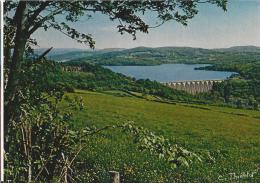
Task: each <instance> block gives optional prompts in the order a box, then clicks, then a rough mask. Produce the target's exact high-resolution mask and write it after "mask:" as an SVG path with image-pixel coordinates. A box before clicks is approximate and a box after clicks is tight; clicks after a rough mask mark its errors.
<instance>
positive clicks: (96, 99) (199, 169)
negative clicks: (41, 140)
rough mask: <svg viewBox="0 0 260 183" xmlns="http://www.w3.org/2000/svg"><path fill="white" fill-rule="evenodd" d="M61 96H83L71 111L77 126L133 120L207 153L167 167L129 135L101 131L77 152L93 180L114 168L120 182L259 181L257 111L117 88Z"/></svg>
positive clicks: (103, 177) (259, 122) (105, 176)
mask: <svg viewBox="0 0 260 183" xmlns="http://www.w3.org/2000/svg"><path fill="white" fill-rule="evenodd" d="M67 95H69V96H71V97H74V96H81V97H83V100H84V104H85V109H84V110H83V111H79V112H77V113H75V114H74V116H73V119H74V120H73V125H74V127H76V128H78V129H80V128H83V127H85V126H89V125H95V126H97V127H103V126H105V125H108V124H120V123H126V122H128V121H134V122H135V124H136V125H137V126H143V127H145V128H147V129H149V130H150V131H153V132H155V133H156V134H157V135H163V136H165V137H167V138H169V139H170V140H171V142H173V143H176V144H178V145H181V146H183V147H185V148H186V149H188V150H190V151H193V152H195V153H198V154H201V155H202V156H205V155H206V154H207V153H210V157H212V161H205V162H202V163H194V164H192V165H191V166H190V167H180V168H177V169H171V168H170V165H169V164H168V163H166V162H165V161H164V160H161V159H159V158H158V157H157V156H155V155H151V154H150V153H149V152H141V151H139V150H138V149H137V148H136V145H135V144H134V143H133V140H132V137H131V136H130V135H127V134H124V133H122V132H121V131H120V130H116V129H113V130H107V131H104V132H102V133H100V134H98V135H95V136H92V137H90V138H89V140H88V145H87V146H86V148H84V150H83V152H82V154H81V157H82V158H84V160H85V161H86V164H87V165H86V166H88V167H90V169H92V171H89V172H87V173H86V176H88V177H90V178H91V179H92V180H93V182H107V179H108V177H109V174H108V171H109V170H117V171H119V172H120V174H121V175H122V181H123V182H232V181H233V182H236V181H240V182H260V169H258V168H260V113H259V111H253V110H240V109H231V108H224V107H214V106H206V105H203V106H202V105H201V106H200V105H189V104H167V103H160V102H155V101H151V100H148V99H140V98H137V97H133V96H130V95H128V94H125V93H123V92H106V93H104V92H103V93H98V92H89V91H84V90H77V91H76V93H68V94H67ZM151 98H152V97H151ZM241 175H242V176H241ZM237 176H241V178H239V179H238V178H237ZM250 176H253V177H250Z"/></svg>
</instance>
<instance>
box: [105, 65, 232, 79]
mask: <svg viewBox="0 0 260 183" xmlns="http://www.w3.org/2000/svg"><path fill="white" fill-rule="evenodd" d="M205 66H209V65H208V64H162V65H156V66H104V67H105V68H108V69H110V70H112V71H114V72H117V73H121V74H124V75H126V76H131V77H135V78H136V79H150V80H152V81H153V80H155V81H158V82H170V81H195V80H223V79H227V78H228V77H230V76H231V75H232V74H235V73H234V72H223V71H206V70H195V68H198V67H205Z"/></svg>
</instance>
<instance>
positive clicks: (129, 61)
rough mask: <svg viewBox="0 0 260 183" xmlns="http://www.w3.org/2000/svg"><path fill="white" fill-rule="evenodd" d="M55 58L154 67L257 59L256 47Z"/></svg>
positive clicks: (96, 53) (99, 52)
mask: <svg viewBox="0 0 260 183" xmlns="http://www.w3.org/2000/svg"><path fill="white" fill-rule="evenodd" d="M68 52H70V53H64V54H56V55H52V56H50V57H49V58H50V59H53V60H56V61H68V60H71V61H74V62H88V63H95V64H98V65H158V64H165V63H213V64H217V63H219V62H221V63H222V62H226V63H227V62H241V61H243V62H245V63H246V62H256V61H259V59H260V51H259V48H258V47H252V46H245V47H231V48H226V49H203V48H192V47H158V48H149V47H137V48H132V49H111V50H107V49H104V50H94V51H91V50H81V51H75V52H73V51H69V49H68Z"/></svg>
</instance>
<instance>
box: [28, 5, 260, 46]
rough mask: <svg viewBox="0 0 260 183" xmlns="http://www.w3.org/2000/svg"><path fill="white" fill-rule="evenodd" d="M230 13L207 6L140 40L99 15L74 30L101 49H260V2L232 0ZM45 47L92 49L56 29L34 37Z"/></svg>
mask: <svg viewBox="0 0 260 183" xmlns="http://www.w3.org/2000/svg"><path fill="white" fill-rule="evenodd" d="M227 8H228V11H227V12H224V11H223V10H222V9H220V8H219V7H216V6H215V5H211V4H203V5H200V6H199V7H198V10H199V13H198V14H197V15H196V16H195V17H194V18H193V19H191V20H189V22H188V26H183V25H181V24H179V23H177V22H175V21H171V22H167V23H165V24H163V25H162V26H160V27H158V28H155V29H150V31H149V33H148V34H145V33H138V34H137V40H133V39H132V36H130V35H128V34H124V35H121V34H120V33H118V32H117V28H116V25H117V24H116V23H115V22H111V21H110V20H109V19H108V17H107V16H105V15H101V14H95V15H94V16H93V18H91V19H88V18H86V17H83V18H81V19H80V21H79V22H76V23H74V24H73V27H75V28H76V29H78V30H79V31H81V32H84V33H90V34H92V36H93V38H94V40H95V41H96V45H95V47H96V48H97V49H103V48H133V47H138V46H146V47H163V46H189V47H200V48H226V47H231V46H246V45H254V46H260V0H229V3H228V7H227ZM144 20H145V21H147V22H149V23H150V24H151V25H155V24H156V21H155V19H154V17H153V16H152V14H151V15H150V14H149V15H147V16H145V17H144ZM33 37H34V38H36V39H37V41H38V44H39V46H40V47H41V48H47V47H51V46H52V47H55V48H81V49H89V47H88V46H86V45H82V44H80V43H77V42H76V41H74V40H72V39H70V38H68V37H66V36H65V35H62V34H61V33H60V32H58V31H56V30H49V31H47V32H45V31H43V30H39V31H37V32H36V33H35V34H34V35H33Z"/></svg>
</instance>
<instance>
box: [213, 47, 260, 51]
mask: <svg viewBox="0 0 260 183" xmlns="http://www.w3.org/2000/svg"><path fill="white" fill-rule="evenodd" d="M215 50H216V51H222V52H227V51H228V52H260V47H257V46H233V47H230V48H219V49H215Z"/></svg>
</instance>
